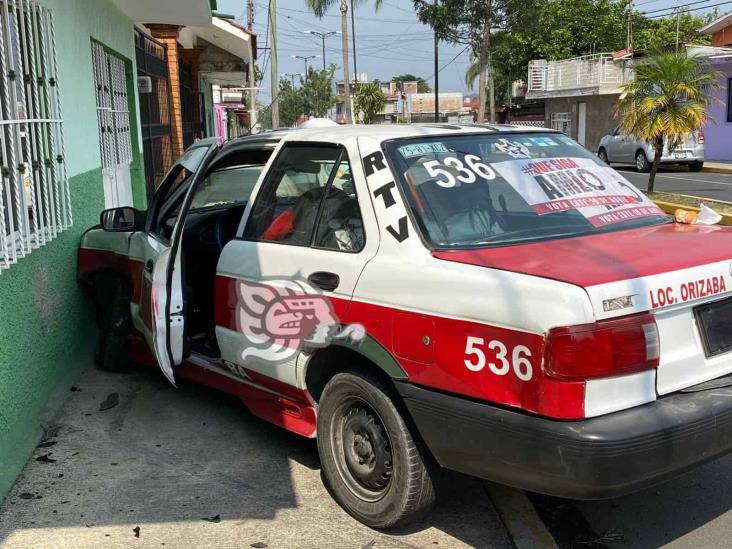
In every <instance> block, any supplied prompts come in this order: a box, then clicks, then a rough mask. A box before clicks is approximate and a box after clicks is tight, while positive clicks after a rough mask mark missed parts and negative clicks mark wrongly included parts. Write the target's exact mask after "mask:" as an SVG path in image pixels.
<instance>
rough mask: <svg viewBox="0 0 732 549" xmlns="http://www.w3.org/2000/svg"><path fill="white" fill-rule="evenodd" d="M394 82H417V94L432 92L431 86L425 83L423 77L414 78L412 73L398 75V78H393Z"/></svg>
mask: <svg viewBox="0 0 732 549" xmlns="http://www.w3.org/2000/svg"><path fill="white" fill-rule="evenodd" d="M391 81H392V82H400V83H404V82H416V83H417V93H429V92H431V91H432V88H430V86H429V84H427V82H426V81H425V79H424V78H422V77H421V76H414V75H413V74H410V73H404V74H398V75H396V76H392V77H391Z"/></svg>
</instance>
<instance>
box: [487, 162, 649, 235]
mask: <svg viewBox="0 0 732 549" xmlns="http://www.w3.org/2000/svg"><path fill="white" fill-rule="evenodd" d="M492 166H493V168H494V169H495V170H496V171H497V172H498V173H499V174H500V175H501V176H502V177H503V178H504V179H505V180H506V182H507V183H508V184H509V185H511V186H512V187H513V188H514V189H515V190H516V192H517V193H519V194H520V195H521V197H522V198H523V199H524V200H526V202H527V203H528V204H529V206H530V207H531V209H532V210H534V211H535V212H536V213H537V214H539V215H545V214H549V213H556V212H565V211H568V210H577V211H579V212H580V213H581V214H582V215H583V216H585V217H586V218H587V220H588V221H589V222H590V223H591V224H592V225H594V226H595V227H601V226H604V225H609V224H612V223H619V222H621V221H627V220H629V219H635V218H638V217H646V216H651V215H663V212H662V211H661V210H659V209H658V207H657V206H656V205H655V204H653V202H651V201H650V200H649V199H648V198H647V197H646V196H645V195H643V194H642V193H641V192H640V191H638V190H637V189H636V188H635V187H633V185H632V184H631V183H630V182H628V181H627V180H626V179H624V178H623V177H622V176H621V175H620V174H619V173H617V172H616V171H615V170H613V169H612V168H608V167H605V166H599V165H597V164H595V162H594V161H592V160H591V159H588V158H572V157H566V158H546V159H523V160H513V161H510V162H498V163H494V164H492Z"/></svg>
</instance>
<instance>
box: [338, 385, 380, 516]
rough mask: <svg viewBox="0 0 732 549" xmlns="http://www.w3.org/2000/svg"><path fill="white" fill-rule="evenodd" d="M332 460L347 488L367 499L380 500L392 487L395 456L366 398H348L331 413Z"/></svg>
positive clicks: (370, 500)
mask: <svg viewBox="0 0 732 549" xmlns="http://www.w3.org/2000/svg"><path fill="white" fill-rule="evenodd" d="M332 422H333V429H331V437H332V448H333V459H334V462H335V464H336V469H337V470H338V474H339V476H340V477H341V480H343V482H344V484H345V485H346V486H347V487H348V489H349V490H350V491H351V493H353V494H354V495H356V496H357V497H359V498H360V499H362V500H364V501H368V502H371V503H373V502H376V501H379V500H380V499H382V498H383V497H384V496H385V495H386V493H387V492H388V490H389V487H390V486H391V480H392V474H393V470H394V457H393V453H392V445H391V440H390V438H389V434H388V433H387V431H386V428H385V427H384V422H383V421H382V420H381V417H380V416H379V415H378V413H377V412H376V410H374V409H373V407H372V406H371V405H370V404H368V403H367V402H366V401H365V400H363V399H361V398H358V397H350V398H348V399H347V400H345V401H344V402H343V403H341V404H340V405H339V406H338V408H337V410H336V412H335V413H334V414H333V419H332Z"/></svg>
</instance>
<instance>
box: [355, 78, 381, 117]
mask: <svg viewBox="0 0 732 549" xmlns="http://www.w3.org/2000/svg"><path fill="white" fill-rule="evenodd" d="M385 105H386V97H384V92H382V91H381V88H380V87H379V85H378V84H376V83H374V82H368V83H366V84H359V86H358V90H356V93H355V94H354V96H353V110H354V111H355V114H356V116H359V115H360V114H363V123H364V124H373V123H374V118H376V115H377V114H378V113H379V112H381V111H382V110H384V106H385Z"/></svg>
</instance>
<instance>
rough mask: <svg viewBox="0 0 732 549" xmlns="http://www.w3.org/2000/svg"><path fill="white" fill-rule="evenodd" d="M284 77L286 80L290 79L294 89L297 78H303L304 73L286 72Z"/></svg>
mask: <svg viewBox="0 0 732 549" xmlns="http://www.w3.org/2000/svg"><path fill="white" fill-rule="evenodd" d="M282 76H284V77H285V78H288V77H289V78H290V82H292V87H293V88H294V87H295V77H296V76H302V73H301V72H286V73H283V74H282Z"/></svg>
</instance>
